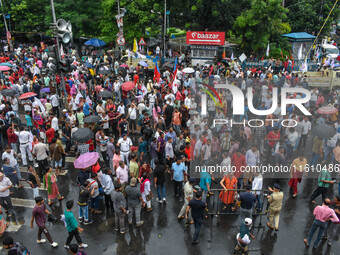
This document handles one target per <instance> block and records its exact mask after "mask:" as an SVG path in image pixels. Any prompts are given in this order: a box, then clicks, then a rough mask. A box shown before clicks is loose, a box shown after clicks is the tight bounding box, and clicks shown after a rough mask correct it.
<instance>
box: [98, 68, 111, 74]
mask: <svg viewBox="0 0 340 255" xmlns="http://www.w3.org/2000/svg"><path fill="white" fill-rule="evenodd" d="M109 73H111V71H110V70H106V69H101V70H99V71H98V72H97V74H109Z"/></svg>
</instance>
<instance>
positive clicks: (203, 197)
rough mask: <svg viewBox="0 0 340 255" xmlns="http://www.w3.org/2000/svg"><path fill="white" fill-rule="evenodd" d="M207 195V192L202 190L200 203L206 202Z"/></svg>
mask: <svg viewBox="0 0 340 255" xmlns="http://www.w3.org/2000/svg"><path fill="white" fill-rule="evenodd" d="M208 193H209V191H208V190H203V193H202V202H203V203H206V202H207V196H208Z"/></svg>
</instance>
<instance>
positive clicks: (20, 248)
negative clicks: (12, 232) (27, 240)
mask: <svg viewBox="0 0 340 255" xmlns="http://www.w3.org/2000/svg"><path fill="white" fill-rule="evenodd" d="M2 245H3V247H4V248H5V249H6V250H9V251H8V254H16V255H30V254H31V253H30V252H29V251H28V250H27V248H26V247H25V245H23V244H22V243H20V242H15V243H14V240H13V238H12V237H10V236H7V237H5V239H4V240H3V241H2Z"/></svg>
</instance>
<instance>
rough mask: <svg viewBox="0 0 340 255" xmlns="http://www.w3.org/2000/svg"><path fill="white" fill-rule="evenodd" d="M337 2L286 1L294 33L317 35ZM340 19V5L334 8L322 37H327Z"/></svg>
mask: <svg viewBox="0 0 340 255" xmlns="http://www.w3.org/2000/svg"><path fill="white" fill-rule="evenodd" d="M334 3H335V0H305V1H301V2H297V1H296V0H286V4H285V6H286V7H287V8H288V9H289V12H288V13H287V17H288V20H289V21H290V25H291V28H292V32H307V33H310V34H314V35H317V34H318V32H319V31H320V29H321V27H322V25H323V23H324V21H325V20H326V18H327V16H328V14H329V12H330V11H331V9H332V7H333V4H334ZM339 18H340V9H339V4H338V5H337V7H335V8H334V10H333V13H332V15H331V16H330V17H329V20H328V21H327V23H326V25H325V27H324V28H323V30H322V32H321V34H320V36H321V37H323V36H325V35H327V34H328V33H329V32H330V30H331V25H332V24H334V23H337V20H338V19H339Z"/></svg>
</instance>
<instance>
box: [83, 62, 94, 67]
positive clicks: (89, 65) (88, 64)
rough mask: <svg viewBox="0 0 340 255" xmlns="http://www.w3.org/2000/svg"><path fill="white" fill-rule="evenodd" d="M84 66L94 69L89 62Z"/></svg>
mask: <svg viewBox="0 0 340 255" xmlns="http://www.w3.org/2000/svg"><path fill="white" fill-rule="evenodd" d="M84 66H86V67H87V68H93V65H92V64H90V63H88V62H85V63H84Z"/></svg>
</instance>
